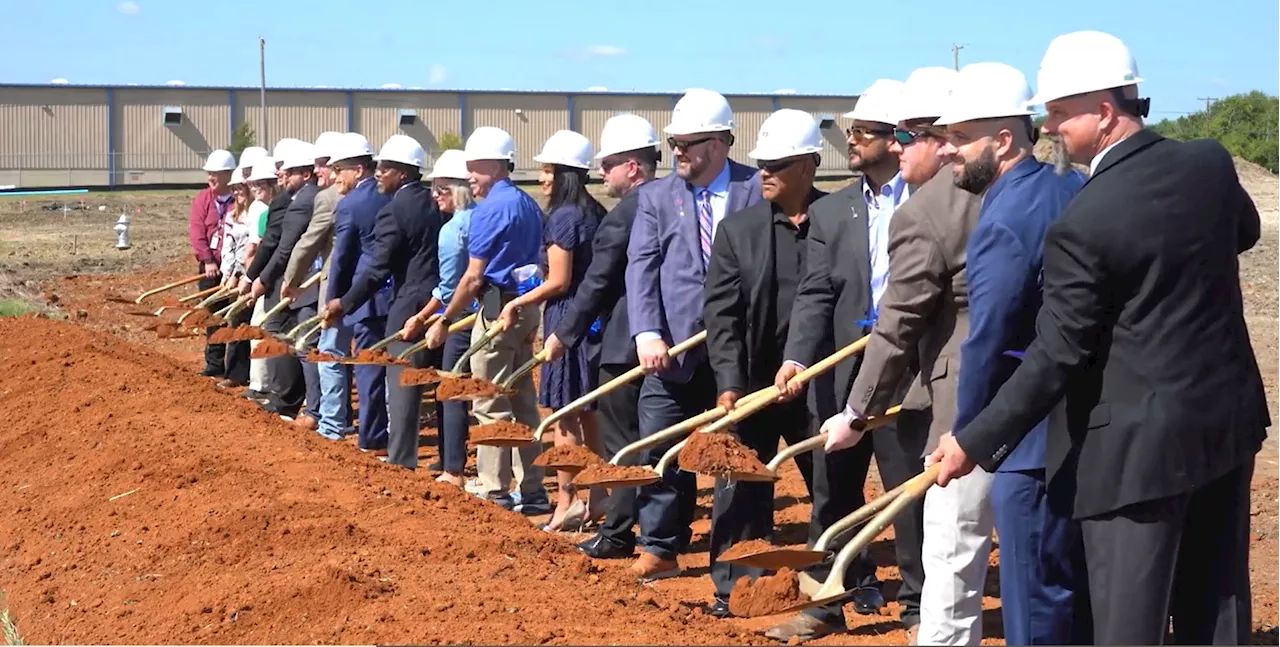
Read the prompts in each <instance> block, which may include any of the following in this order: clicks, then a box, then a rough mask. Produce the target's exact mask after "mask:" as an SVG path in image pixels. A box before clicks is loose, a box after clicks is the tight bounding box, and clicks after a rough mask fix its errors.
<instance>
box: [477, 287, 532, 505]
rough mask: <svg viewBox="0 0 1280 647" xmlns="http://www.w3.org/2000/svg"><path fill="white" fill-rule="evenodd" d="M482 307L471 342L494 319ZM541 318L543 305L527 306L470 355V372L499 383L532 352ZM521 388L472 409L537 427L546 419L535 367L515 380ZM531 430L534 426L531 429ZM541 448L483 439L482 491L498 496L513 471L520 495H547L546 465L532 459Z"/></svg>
mask: <svg viewBox="0 0 1280 647" xmlns="http://www.w3.org/2000/svg"><path fill="white" fill-rule="evenodd" d="M489 314H490V313H486V312H485V311H484V309H483V308H481V310H480V316H478V317H476V323H475V325H474V326H472V327H471V342H472V343H476V342H478V341H480V338H481V337H483V336H484V333H485V331H486V330H488V329H489V326H491V325H493V320H492V319H489V318H487V315H489ZM541 320H542V313H541V311H540V309H539V308H522V309H521V310H520V314H519V315H517V316H516V319H515V322H516V323H515V325H514V326H512V327H511V329H510V330H507V331H505V332H503V333H502V334H501V335H498V336H497V338H495V339H494V340H493V342H492V343H490V344H489V345H488V346H487V347H486V348H482V349H480V350H478V351H476V352H475V354H473V355H472V356H471V374H472V375H474V376H475V377H478V378H481V379H485V380H489V381H490V382H493V383H494V384H499V383H501V382H502V381H503V380H505V379H506V378H507V376H508V375H511V373H513V372H515V370H516V369H517V368H519V367H520V366H521V365H522V364H524V363H525V362H527V361H529V360H530V359H532V358H533V347H532V342H531V337H532V335H533V333H534V331H536V330H537V329H538V324H539V323H540V322H541ZM511 386H512V388H513V389H515V390H516V394H515V395H512V396H509V397H508V396H498V397H494V398H487V399H484V400H476V401H474V402H473V403H472V404H471V411H472V412H473V413H474V414H475V416H476V421H478V422H479V423H480V424H482V425H484V424H489V423H491V422H497V421H499V420H514V421H515V422H518V423H521V424H524V425H528V426H529V428H530V429H534V428H537V426H538V423H539V422H540V421H541V416H540V415H539V414H538V396H537V392H536V391H535V390H534V386H533V377H532V373H530V374H526V375H525V376H524V377H521V378H520V379H519V380H517V381H516V383H515V384H513V385H511ZM530 433H532V432H530ZM541 453H542V443H525V444H524V445H521V446H519V447H494V446H491V445H481V446H480V447H477V448H476V468H477V471H478V472H479V475H480V495H481V496H485V497H488V498H495V497H498V496H501V495H504V494H507V493H508V492H509V491H510V490H511V479H512V477H513V476H514V477H515V480H516V484H517V486H516V487H517V489H518V491H519V492H520V495H521V499H522V500H523V501H524V502H525V503H529V502H533V501H536V500H541V499H545V497H546V489H545V488H544V487H543V486H542V477H543V473H544V470H543V469H542V468H541V467H538V466H537V465H534V464H533V461H534V460H536V459H537V458H538V455H539V454H541Z"/></svg>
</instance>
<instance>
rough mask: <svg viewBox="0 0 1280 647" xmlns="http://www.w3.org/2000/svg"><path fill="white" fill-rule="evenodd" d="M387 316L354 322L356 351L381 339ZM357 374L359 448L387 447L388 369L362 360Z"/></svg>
mask: <svg viewBox="0 0 1280 647" xmlns="http://www.w3.org/2000/svg"><path fill="white" fill-rule="evenodd" d="M386 328H387V320H386V318H385V317H369V318H368V319H365V320H363V321H358V322H356V323H354V324H352V326H351V332H352V334H353V336H354V337H355V342H356V351H357V352H358V351H361V350H364V349H366V348H369V347H370V346H373V345H374V344H376V343H378V342H379V341H382V340H383V339H384V338H385V337H386V335H385V334H384V333H385V331H386ZM352 369H353V370H352V373H353V374H355V376H356V393H357V394H358V395H359V398H360V429H359V431H358V432H357V438H358V445H359V447H360V449H371V450H376V449H386V447H387V369H386V367H384V366H374V365H370V364H359V365H356V366H353V367H352Z"/></svg>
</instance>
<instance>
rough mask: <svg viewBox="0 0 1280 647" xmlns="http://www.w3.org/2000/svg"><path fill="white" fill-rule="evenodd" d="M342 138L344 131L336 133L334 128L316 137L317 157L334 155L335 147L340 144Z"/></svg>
mask: <svg viewBox="0 0 1280 647" xmlns="http://www.w3.org/2000/svg"><path fill="white" fill-rule="evenodd" d="M341 138H342V133H335V132H333V131H332V130H326V131H325V132H322V133H320V136H319V137H316V143H315V146H316V159H321V158H325V157H329V158H332V157H333V147H334V146H337V145H338V140H339V139H341Z"/></svg>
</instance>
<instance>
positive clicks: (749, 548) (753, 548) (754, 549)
mask: <svg viewBox="0 0 1280 647" xmlns="http://www.w3.org/2000/svg"><path fill="white" fill-rule="evenodd" d="M783 548H798V549H804V548H805V546H804V545H803V544H798V545H794V546H775V545H773V544H771V543H769V542H768V541H766V540H764V539H748V540H747V541H740V542H738V543H736V544H734V545H732V546H730V547H729V550H726V551H724V552H723V553H720V559H722V560H728V559H737V558H739V557H742V556H744V555H754V554H756V553H763V552H765V551H766V550H779V549H783Z"/></svg>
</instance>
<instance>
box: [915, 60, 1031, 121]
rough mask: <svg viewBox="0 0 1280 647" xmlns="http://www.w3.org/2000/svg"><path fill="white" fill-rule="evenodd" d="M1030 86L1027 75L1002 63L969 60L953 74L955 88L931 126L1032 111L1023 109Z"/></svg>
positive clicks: (1020, 114) (1028, 97)
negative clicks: (957, 72)
mask: <svg viewBox="0 0 1280 647" xmlns="http://www.w3.org/2000/svg"><path fill="white" fill-rule="evenodd" d="M1030 101H1031V86H1029V85H1027V77H1025V76H1023V74H1022V72H1019V71H1018V70H1017V69H1016V68H1014V67H1010V66H1008V65H1005V64H1004V63H973V64H970V65H966V66H964V69H962V70H960V74H959V76H957V77H956V84H955V88H954V89H953V90H952V91H951V98H950V99H949V100H948V101H947V105H946V108H945V109H944V110H943V112H942V116H941V117H938V120H937V121H935V122H933V125H935V126H945V125H947V124H955V123H960V122H962V121H973V120H975V119H995V118H998V117H1019V116H1025V115H1032V114H1035V113H1034V112H1032V111H1031V110H1028V109H1027V105H1028V103H1029V102H1030Z"/></svg>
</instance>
